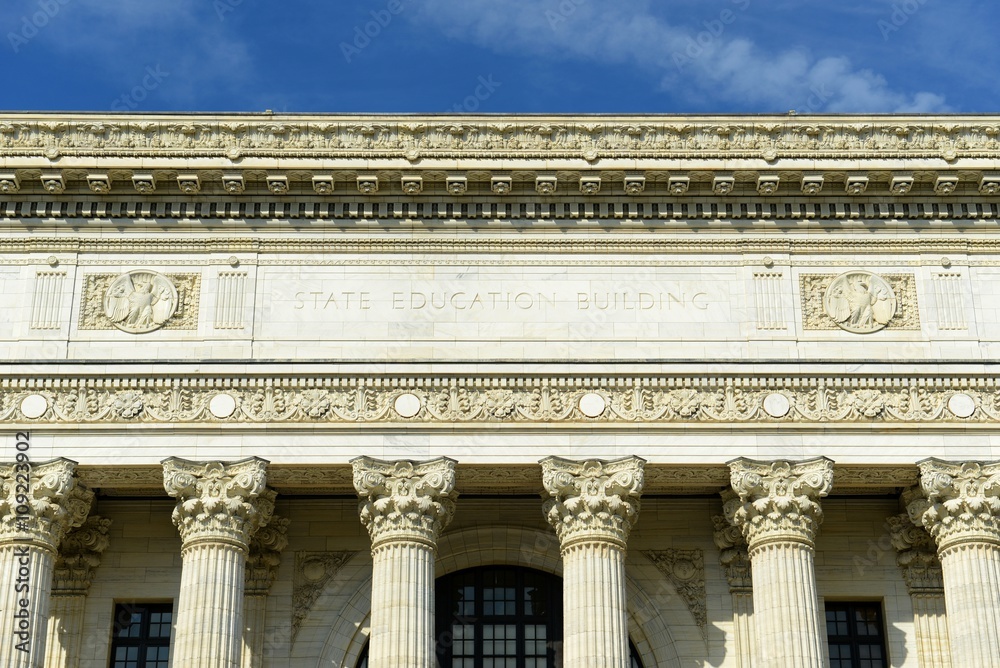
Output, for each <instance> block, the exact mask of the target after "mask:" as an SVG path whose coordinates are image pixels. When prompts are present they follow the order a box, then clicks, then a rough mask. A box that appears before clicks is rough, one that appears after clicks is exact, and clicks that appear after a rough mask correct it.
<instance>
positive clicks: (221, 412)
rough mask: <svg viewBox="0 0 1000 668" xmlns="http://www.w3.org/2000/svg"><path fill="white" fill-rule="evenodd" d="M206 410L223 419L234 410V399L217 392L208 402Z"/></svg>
mask: <svg viewBox="0 0 1000 668" xmlns="http://www.w3.org/2000/svg"><path fill="white" fill-rule="evenodd" d="M208 410H209V411H211V412H212V415H214V416H215V417H217V418H219V419H225V418H227V417H229V416H230V415H232V414H233V413H235V412H236V399H233V397H232V396H230V395H228V394H217V395H215V396H214V397H212V401H210V402H209V404H208Z"/></svg>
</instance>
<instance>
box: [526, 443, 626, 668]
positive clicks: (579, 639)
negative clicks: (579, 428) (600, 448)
mask: <svg viewBox="0 0 1000 668" xmlns="http://www.w3.org/2000/svg"><path fill="white" fill-rule="evenodd" d="M540 463H541V465H542V483H543V485H544V486H545V493H546V494H547V495H548V496H549V498H548V499H547V500H546V501H545V504H544V505H543V507H542V510H543V512H544V513H545V518H546V519H547V520H548V521H549V524H551V525H552V527H553V528H554V529H555V530H556V535H557V536H558V537H559V546H560V551H561V553H562V559H563V665H566V666H579V667H581V668H582V667H584V666H585V667H586V668H628V666H629V648H628V621H627V620H628V617H627V610H626V603H625V546H626V544H627V542H628V536H629V533H630V532H631V530H632V525H633V524H635V521H636V519H637V517H638V515H639V496H640V495H641V494H642V483H643V465H644V464H645V463H646V462H645V460H643V459H639V458H638V457H626V458H624V459H618V460H615V461H610V462H607V461H599V460H589V461H585V462H575V461H570V460H568V459H560V458H558V457H548V458H546V459H543V460H542V461H541V462H540Z"/></svg>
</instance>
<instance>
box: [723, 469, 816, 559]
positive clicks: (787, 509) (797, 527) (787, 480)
mask: <svg viewBox="0 0 1000 668" xmlns="http://www.w3.org/2000/svg"><path fill="white" fill-rule="evenodd" d="M729 470H730V481H731V484H732V487H733V491H735V492H736V498H734V499H733V500H731V501H729V502H727V503H726V504H725V505H724V506H723V507H724V510H725V512H726V517H727V518H728V519H729V521H730V522H732V523H733V524H735V525H736V526H738V527H740V529H741V530H742V531H743V537H744V538H746V541H747V544H748V545H749V546H750V553H751V556H752V555H753V552H754V551H755V550H756V549H757V548H758V547H761V546H763V545H766V544H769V543H774V542H798V543H805V544H807V545H809V546H810V547H814V542H813V541H814V540H815V538H816V532H817V530H818V529H819V525H820V524H821V523H822V522H823V509H822V508H821V507H820V504H819V499H821V498H822V497H824V496H826V495H827V494H829V493H830V490H831V489H832V488H833V461H832V460H830V459H827V458H826V457H819V458H817V459H812V460H809V461H804V462H790V461H774V462H759V461H754V460H752V459H743V458H741V459H737V460H735V461H732V462H730V463H729Z"/></svg>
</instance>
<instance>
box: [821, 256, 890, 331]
mask: <svg viewBox="0 0 1000 668" xmlns="http://www.w3.org/2000/svg"><path fill="white" fill-rule="evenodd" d="M897 304H898V302H897V300H896V293H895V292H893V290H892V286H891V285H889V283H888V281H886V280H885V279H884V278H882V277H881V276H878V275H876V274H873V273H871V272H869V271H849V272H847V273H846V274H841V275H840V276H838V277H837V278H835V279H833V282H832V283H830V287H828V288H827V289H826V294H825V295H824V297H823V308H824V310H825V311H826V314H827V315H828V316H830V317H831V318H833V320H834V322H836V323H837V324H838V325H839V326H840V328H841V329H844V330H846V331H848V332H853V333H854V334H870V333H871V332H877V331H879V330H880V329H882V328H883V327H885V326H886V325H887V324H889V321H890V320H892V317H893V316H894V315H896V307H897Z"/></svg>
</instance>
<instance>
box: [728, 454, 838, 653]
mask: <svg viewBox="0 0 1000 668" xmlns="http://www.w3.org/2000/svg"><path fill="white" fill-rule="evenodd" d="M729 468H730V480H731V483H732V488H733V491H734V492H735V496H729V497H728V498H724V500H723V508H724V510H725V514H726V518H727V519H728V520H729V521H730V522H731V523H732V524H734V525H735V526H738V527H739V528H740V529H741V531H742V533H743V537H744V538H745V539H746V542H747V546H748V550H747V553H748V555H749V557H750V562H751V567H752V568H751V570H752V574H753V605H754V620H755V627H756V629H757V634H756V635H757V638H756V640H757V665H758V666H759V667H760V668H801V667H802V666H821V665H823V661H824V657H825V655H826V653H825V649H824V647H825V644H826V639H825V635H824V634H823V625H822V624H821V622H820V609H819V599H818V597H817V595H816V571H815V542H814V541H815V538H816V532H817V531H818V529H819V525H820V524H821V523H822V521H823V511H822V508H821V507H820V504H819V500H820V498H822V497H824V496H826V495H827V494H829V493H830V490H831V489H832V487H833V462H832V461H830V460H829V459H826V458H825V457H823V458H819V459H813V460H810V461H805V462H788V461H775V462H757V461H753V460H749V459H738V460H735V461H733V462H730V464H729Z"/></svg>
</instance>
